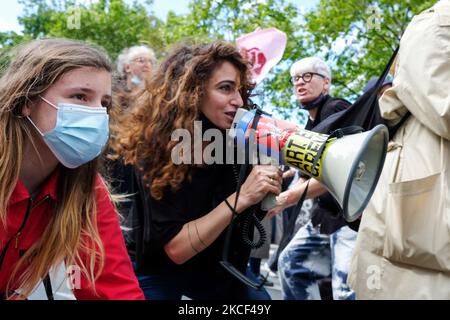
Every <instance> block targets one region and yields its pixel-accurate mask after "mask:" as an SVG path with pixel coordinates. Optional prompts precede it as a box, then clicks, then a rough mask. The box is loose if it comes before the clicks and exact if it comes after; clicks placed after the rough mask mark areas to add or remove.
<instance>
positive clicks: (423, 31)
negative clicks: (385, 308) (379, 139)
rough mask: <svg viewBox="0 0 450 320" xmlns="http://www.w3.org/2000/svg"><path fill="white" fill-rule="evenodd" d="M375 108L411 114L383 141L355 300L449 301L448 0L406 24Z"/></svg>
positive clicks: (364, 224) (389, 114)
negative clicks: (390, 77) (389, 84)
mask: <svg viewBox="0 0 450 320" xmlns="http://www.w3.org/2000/svg"><path fill="white" fill-rule="evenodd" d="M380 108H381V112H382V115H383V117H385V118H386V119H390V120H392V122H393V123H394V122H395V121H398V119H399V118H400V117H401V116H402V115H403V114H405V113H406V109H408V110H409V111H410V112H411V114H412V115H411V116H410V117H409V119H408V120H407V121H406V123H405V124H404V125H403V126H402V127H401V128H400V129H399V131H398V132H397V134H396V135H395V136H394V138H393V139H392V141H391V142H390V144H389V148H388V154H387V158H386V163H385V166H384V168H383V172H382V175H381V178H380V181H379V183H378V186H377V188H376V191H375V193H374V196H373V198H372V200H371V202H370V204H369V206H368V208H367V209H366V211H365V212H364V214H363V218H362V221H361V226H360V229H359V235H358V240H357V245H356V248H355V252H354V256H353V260H352V263H351V271H350V274H349V280H348V283H349V285H350V286H351V288H353V289H354V290H355V292H356V297H357V299H450V189H449V181H450V171H449V166H450V164H449V162H450V0H441V1H440V2H439V3H437V4H436V5H435V6H434V7H432V8H431V9H429V10H427V11H425V12H423V13H422V14H420V15H418V16H416V17H414V19H413V20H412V22H411V23H410V25H409V26H408V28H407V30H406V32H405V34H404V36H403V38H402V40H401V43H400V52H399V56H398V60H397V66H396V75H395V80H394V86H393V88H391V89H389V90H388V91H386V93H385V94H384V95H383V97H382V98H381V100H380Z"/></svg>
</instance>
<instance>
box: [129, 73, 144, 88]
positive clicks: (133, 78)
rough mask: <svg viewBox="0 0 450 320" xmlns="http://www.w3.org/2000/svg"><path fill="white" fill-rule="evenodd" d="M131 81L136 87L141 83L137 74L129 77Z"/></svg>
mask: <svg viewBox="0 0 450 320" xmlns="http://www.w3.org/2000/svg"><path fill="white" fill-rule="evenodd" d="M131 83H132V84H133V85H135V86H136V87H139V86H140V85H142V80H141V78H139V77H138V76H137V75H134V76H133V77H131Z"/></svg>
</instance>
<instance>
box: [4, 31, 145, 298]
mask: <svg viewBox="0 0 450 320" xmlns="http://www.w3.org/2000/svg"><path fill="white" fill-rule="evenodd" d="M110 95H111V66H110V62H109V59H108V58H107V56H106V55H105V54H104V53H102V52H101V51H99V50H98V49H95V48H92V47H90V46H88V45H85V44H83V43H80V42H76V41H69V40H63V39H45V40H36V41H32V42H30V43H28V44H26V45H24V46H22V47H20V48H18V50H17V51H16V53H15V55H14V56H13V58H12V61H11V63H10V64H9V67H8V69H7V70H6V71H5V72H4V73H3V77H2V78H1V79H0V101H1V102H0V221H1V223H0V293H1V295H2V297H3V298H9V299H36V298H37V299H46V298H49V299H60V298H72V299H73V298H77V299H140V298H142V297H143V296H142V291H141V290H140V289H139V286H138V283H137V280H136V278H135V276H134V273H133V270H132V266H131V263H130V261H129V258H128V255H127V251H126V249H125V245H124V242H123V238H122V235H121V231H120V228H119V222H118V217H117V214H116V212H115V209H114V207H113V205H112V202H111V200H110V197H109V193H108V190H107V188H106V187H105V184H104V183H103V182H102V179H101V178H100V176H99V175H98V174H97V173H96V172H97V156H98V155H99V154H100V152H101V149H102V148H103V146H104V144H105V143H106V141H107V139H108V115H107V112H106V111H107V107H108V106H109V105H110V101H111V97H110ZM66 271H67V272H66ZM66 275H68V277H69V279H68V280H69V281H65V280H66V279H65V278H66Z"/></svg>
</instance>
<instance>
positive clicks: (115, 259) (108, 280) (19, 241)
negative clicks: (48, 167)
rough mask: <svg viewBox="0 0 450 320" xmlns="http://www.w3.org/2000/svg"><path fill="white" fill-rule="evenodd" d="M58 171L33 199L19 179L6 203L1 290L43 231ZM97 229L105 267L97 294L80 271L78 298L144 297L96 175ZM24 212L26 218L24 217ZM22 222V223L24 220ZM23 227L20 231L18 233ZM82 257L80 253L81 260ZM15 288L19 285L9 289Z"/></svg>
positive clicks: (0, 245)
mask: <svg viewBox="0 0 450 320" xmlns="http://www.w3.org/2000/svg"><path fill="white" fill-rule="evenodd" d="M57 180H58V170H56V171H55V173H53V174H52V176H51V177H50V178H49V179H48V181H47V183H46V184H45V185H44V187H43V188H42V189H41V192H40V194H39V195H38V196H37V197H36V199H35V200H34V201H32V200H31V198H30V194H29V193H28V190H27V189H26V187H25V186H24V184H23V183H22V182H21V181H20V180H19V181H18V182H17V184H16V187H15V189H14V192H13V194H12V196H11V198H10V200H9V203H8V209H7V210H8V212H7V226H6V230H5V228H4V227H3V226H2V225H1V224H0V254H1V253H2V252H3V250H4V248H5V247H6V245H7V244H8V242H9V246H8V248H7V250H6V252H5V255H4V259H3V263H1V264H0V293H4V292H5V291H6V285H7V283H8V281H9V277H10V275H11V273H12V271H13V270H14V267H15V265H16V263H17V262H18V260H19V259H20V256H21V254H23V252H25V251H26V250H27V249H29V248H30V247H31V246H32V245H33V244H34V243H35V242H36V241H38V240H39V238H40V237H41V235H42V234H43V232H44V230H45V228H46V226H47V225H48V223H49V221H50V217H51V215H52V214H54V209H53V208H54V206H55V204H56V201H57V197H56V187H57ZM96 198H97V228H98V232H99V234H100V238H101V240H102V244H103V247H104V253H105V261H104V268H103V271H102V273H101V275H100V276H99V278H98V279H97V281H96V283H95V288H96V292H97V295H96V294H95V293H94V292H93V290H92V289H91V288H89V283H88V281H87V279H86V278H85V277H84V276H83V274H82V273H81V283H80V284H81V286H80V289H74V290H73V293H74V295H75V297H76V298H77V299H86V300H88V299H89V300H90V299H123V300H134V299H144V295H143V293H142V290H141V289H140V288H139V284H138V281H137V279H136V276H135V274H134V271H133V268H132V265H131V261H130V259H129V256H128V253H127V250H126V248H125V242H124V240H123V236H122V232H121V230H120V226H119V220H118V214H117V213H116V211H115V209H114V207H113V205H112V203H111V200H110V199H109V195H108V191H107V189H106V187H105V185H104V183H103V181H102V179H101V177H100V176H99V175H98V176H97V179H96ZM27 211H28V213H29V215H28V218H27V219H25V217H26V214H27ZM24 222H25V223H24ZM22 225H23V227H22V230H21V231H20V233H19V234H17V232H18V231H19V230H20V228H21V226H22ZM84 257H85V256H83V255H81V258H82V259H83V261H86V260H85V259H84ZM10 289H12V290H17V289H18V288H14V287H13V288H10Z"/></svg>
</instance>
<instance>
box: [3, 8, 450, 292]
mask: <svg viewBox="0 0 450 320" xmlns="http://www.w3.org/2000/svg"><path fill="white" fill-rule="evenodd" d="M449 13H450V0H440V1H439V2H438V3H436V4H435V5H434V6H433V7H432V8H430V9H428V10H426V11H424V12H423V13H421V14H419V15H417V16H415V17H414V18H413V20H412V21H411V23H410V24H409V26H408V28H407V29H406V31H405V33H404V35H403V37H402V39H401V42H400V49H399V53H398V55H397V59H396V62H395V65H394V67H393V69H394V72H393V74H392V79H390V78H389V79H387V80H385V81H384V82H383V86H382V88H381V90H380V91H379V92H378V93H377V94H378V96H379V108H380V112H381V115H382V117H383V118H384V119H386V120H387V121H388V122H389V124H392V125H395V124H397V123H399V121H402V119H403V118H404V117H405V115H406V114H409V116H408V117H407V118H405V120H406V121H404V122H401V126H400V128H399V129H398V130H397V132H396V133H395V135H394V136H392V137H390V141H389V146H388V151H387V157H386V161H385V164H384V168H383V171H382V174H381V178H380V180H379V182H378V185H377V188H376V189H375V192H374V195H373V197H372V199H371V200H370V202H369V204H368V206H367V208H366V210H365V211H364V213H363V214H362V217H361V219H360V220H358V221H357V222H356V223H349V222H347V221H346V220H345V219H344V218H343V216H342V208H341V207H340V206H339V204H338V203H337V202H336V200H335V199H334V198H333V196H332V195H331V194H330V193H328V192H327V189H326V187H325V186H323V185H322V184H321V183H320V182H319V181H318V180H315V179H314V178H310V176H309V175H306V174H304V173H300V172H298V171H292V170H290V171H288V172H283V170H281V169H280V168H279V167H277V166H271V165H262V164H261V165H260V164H258V165H244V164H239V163H238V162H236V161H235V162H234V163H232V164H230V163H228V162H226V164H225V162H218V163H213V164H208V163H206V162H205V161H200V162H198V161H192V162H191V163H186V162H183V163H181V164H178V163H175V161H174V157H180V158H183V159H186V158H192V159H194V158H195V155H194V150H195V149H196V148H198V147H199V148H200V150H201V151H202V152H203V151H205V150H207V149H208V145H209V142H208V141H202V142H201V143H200V146H197V145H196V146H194V144H197V142H196V141H194V140H195V139H194V138H195V135H196V134H198V128H199V127H200V128H201V130H200V134H201V135H202V136H203V134H204V133H205V132H206V131H207V130H209V129H216V130H217V132H220V135H221V137H222V138H223V141H227V142H226V143H225V144H228V143H232V141H231V142H230V140H229V139H228V140H227V139H226V137H225V136H226V135H227V129H230V127H231V126H232V123H233V120H234V117H235V115H236V113H237V112H238V109H239V108H244V109H252V108H254V104H253V102H252V100H251V97H252V90H253V89H254V86H255V84H254V82H253V79H252V75H251V67H252V66H251V63H250V62H249V61H248V60H246V58H244V57H243V56H242V55H241V54H240V52H239V50H238V49H237V48H236V46H235V45H234V44H231V43H227V42H223V41H215V42H212V43H206V44H196V45H186V44H179V45H177V46H175V47H174V48H172V49H171V51H170V52H168V53H167V54H166V55H165V57H164V58H163V59H162V60H161V61H159V62H157V59H156V55H155V53H154V52H153V50H152V49H151V48H149V47H147V46H145V45H137V46H134V47H131V48H125V49H124V50H123V51H122V52H121V54H120V55H119V57H118V59H117V61H116V63H115V65H116V71H114V69H115V68H114V67H113V63H112V62H111V61H110V58H109V57H108V55H107V54H106V53H105V51H104V50H103V49H102V48H99V47H94V46H92V45H88V44H86V43H83V42H80V41H75V40H68V39H39V40H33V41H30V42H29V43H26V44H23V45H20V46H18V47H17V48H15V51H14V52H13V53H12V59H11V61H10V63H9V65H8V66H7V69H6V70H4V72H3V73H2V76H1V78H0V101H1V102H0V220H1V223H0V298H1V299H50V300H53V299H127V300H137V299H149V300H179V299H181V298H182V297H183V296H184V297H187V298H190V299H199V300H207V299H238V300H268V299H270V295H269V294H268V292H267V290H266V289H265V288H264V282H265V280H266V279H264V277H261V276H260V274H259V269H260V262H261V260H260V258H261V257H265V258H266V257H267V249H268V247H266V248H265V249H264V250H265V252H266V253H265V254H264V255H262V256H261V255H258V254H255V252H256V251H255V250H256V249H257V248H259V247H260V246H261V242H262V241H253V240H255V239H259V240H261V239H262V238H266V245H267V242H268V243H269V244H270V241H271V239H270V238H271V237H270V232H269V237H267V234H266V232H265V231H264V230H261V228H259V227H256V228H255V221H259V220H264V221H265V223H266V226H265V227H264V228H263V229H265V230H266V231H267V230H268V229H271V227H270V221H271V220H269V219H270V218H271V217H273V216H276V215H286V214H290V213H289V210H292V208H294V207H295V205H296V204H297V202H298V201H299V199H301V198H302V196H303V193H304V192H305V190H307V193H306V197H307V198H311V199H312V201H313V207H312V210H311V217H310V219H309V220H308V221H307V222H306V223H304V224H303V225H302V226H301V227H300V228H299V229H298V230H296V231H295V232H293V233H292V235H290V241H289V243H288V244H287V246H286V247H284V248H282V250H280V252H279V256H277V258H278V262H276V261H275V264H277V268H275V269H277V272H278V276H279V278H280V282H281V291H282V297H283V299H287V300H303V299H325V298H332V299H337V300H342V299H450V232H449V230H450V206H449V203H450V199H449V197H450V192H449V191H450V190H449V186H448V183H449V178H450V173H449V170H448V162H449V161H450V159H449V156H450V59H449V57H450V22H449V21H450V20H449V19H448V18H449ZM333 72H339V70H334V71H333ZM113 74H114V76H113ZM290 76H291V84H292V89H293V92H294V95H295V97H296V99H297V101H298V105H299V108H302V109H304V110H306V111H307V112H308V116H309V118H308V122H307V124H306V127H305V128H306V129H307V130H313V129H314V127H315V126H317V125H318V124H319V123H321V122H322V121H324V120H325V119H327V118H328V117H329V116H331V115H333V114H335V113H337V112H340V111H341V110H345V109H346V108H348V107H349V106H350V103H349V102H348V101H347V100H346V99H344V98H337V97H333V96H331V93H330V92H331V88H332V80H333V77H332V71H331V69H330V66H329V65H328V64H327V63H326V62H325V61H324V60H322V59H320V58H318V57H303V58H302V59H300V60H298V61H296V62H295V63H294V64H293V65H292V66H291V68H290ZM376 80H377V79H371V80H370V81H369V82H368V84H367V86H366V88H365V90H368V89H369V88H370V87H372V86H374V85H375V83H376ZM176 130H185V131H186V132H188V133H189V134H190V135H191V137H193V139H192V141H191V145H192V146H193V148H192V150H191V151H186V150H185V149H179V148H178V145H177V144H178V142H179V141H177V140H174V138H173V133H174V132H175V131H176ZM222 147H223V148H224V149H225V148H229V147H230V145H223V146H222ZM231 148H232V149H233V148H236V146H234V145H231ZM189 152H191V154H186V153H189ZM233 154H234V155H236V154H237V152H236V153H233ZM293 175H295V178H294V180H293V182H292V183H290V186H289V187H287V183H286V179H287V178H288V177H291V178H292V176H293ZM283 182H284V183H283ZM268 194H274V195H276V196H277V197H276V201H277V203H276V207H275V208H273V209H271V210H269V212H267V211H263V210H262V209H261V202H262V201H263V199H264V198H265V197H266V196H267V195H268ZM256 224H257V223H256ZM258 233H259V235H258ZM249 261H250V264H249ZM67 279H68V280H69V281H68V282H67V281H66V280H67ZM68 283H70V284H71V285H70V286H69V285H67V284H68ZM327 290H328V291H329V292H330V294H329V295H327V294H326V292H327Z"/></svg>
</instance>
